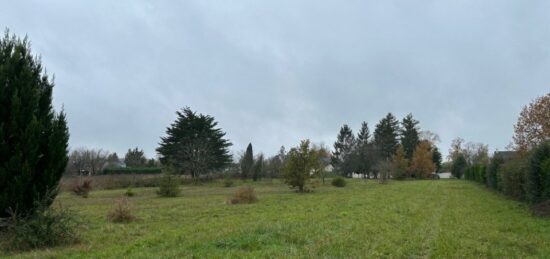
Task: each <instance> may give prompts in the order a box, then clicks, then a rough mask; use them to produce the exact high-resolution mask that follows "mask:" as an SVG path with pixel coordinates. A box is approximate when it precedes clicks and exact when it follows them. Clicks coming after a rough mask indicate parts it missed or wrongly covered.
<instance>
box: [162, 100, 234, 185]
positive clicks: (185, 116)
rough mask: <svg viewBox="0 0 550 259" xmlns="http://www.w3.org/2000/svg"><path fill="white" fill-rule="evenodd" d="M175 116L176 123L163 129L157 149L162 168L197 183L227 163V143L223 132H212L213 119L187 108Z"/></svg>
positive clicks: (228, 156)
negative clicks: (171, 170) (163, 166)
mask: <svg viewBox="0 0 550 259" xmlns="http://www.w3.org/2000/svg"><path fill="white" fill-rule="evenodd" d="M176 114H177V116H178V117H177V119H176V121H175V122H174V123H172V124H171V125H170V127H168V128H167V129H166V135H167V136H165V137H161V143H160V146H159V147H158V148H157V152H158V153H159V155H160V160H161V162H162V163H163V164H164V165H169V166H171V167H173V168H174V169H175V170H176V173H180V174H189V175H191V177H192V178H193V179H197V178H198V177H199V176H200V175H201V174H205V173H208V172H210V171H214V170H221V169H223V168H225V167H226V166H227V165H228V164H230V163H231V154H230V153H229V147H230V146H231V142H229V141H228V140H226V139H225V138H224V137H225V132H223V131H222V130H221V129H220V128H216V126H217V125H218V123H217V122H216V121H215V120H214V117H212V116H209V115H203V114H197V113H195V112H193V111H191V109H190V108H189V107H187V108H184V109H183V110H182V111H181V112H180V111H178V112H176Z"/></svg>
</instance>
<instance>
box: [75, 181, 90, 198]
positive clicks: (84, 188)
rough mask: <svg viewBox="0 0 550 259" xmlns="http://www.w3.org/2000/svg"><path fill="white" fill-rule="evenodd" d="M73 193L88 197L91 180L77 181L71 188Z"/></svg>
mask: <svg viewBox="0 0 550 259" xmlns="http://www.w3.org/2000/svg"><path fill="white" fill-rule="evenodd" d="M72 191H73V193H74V194H75V195H78V196H80V197H83V198H88V194H89V193H90V191H92V180H89V179H87V180H83V181H82V182H80V181H77V182H76V183H75V185H74V186H73V189H72Z"/></svg>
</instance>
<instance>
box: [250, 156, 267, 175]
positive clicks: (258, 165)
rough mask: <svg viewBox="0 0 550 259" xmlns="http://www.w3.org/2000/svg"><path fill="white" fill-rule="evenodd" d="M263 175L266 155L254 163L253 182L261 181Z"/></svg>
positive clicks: (259, 157)
mask: <svg viewBox="0 0 550 259" xmlns="http://www.w3.org/2000/svg"><path fill="white" fill-rule="evenodd" d="M263 174H264V155H263V154H260V155H259V156H258V158H256V162H254V168H253V174H252V180H254V181H258V180H261V179H262V176H263Z"/></svg>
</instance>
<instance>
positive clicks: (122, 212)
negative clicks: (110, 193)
mask: <svg viewBox="0 0 550 259" xmlns="http://www.w3.org/2000/svg"><path fill="white" fill-rule="evenodd" d="M107 219H108V220H109V221H111V222H116V223H126V222H131V221H134V220H135V219H136V217H135V216H134V215H133V213H132V209H131V208H130V203H129V201H128V199H127V198H122V199H120V200H118V201H117V202H116V203H115V205H114V206H113V209H112V210H111V211H110V212H109V214H107Z"/></svg>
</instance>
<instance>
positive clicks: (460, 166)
mask: <svg viewBox="0 0 550 259" xmlns="http://www.w3.org/2000/svg"><path fill="white" fill-rule="evenodd" d="M467 167H468V162H466V158H465V157H464V155H463V154H458V155H457V156H456V158H455V160H454V161H453V165H452V168H451V174H452V175H453V176H454V177H456V178H458V179H460V178H462V175H464V173H465V171H466V169H467Z"/></svg>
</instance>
